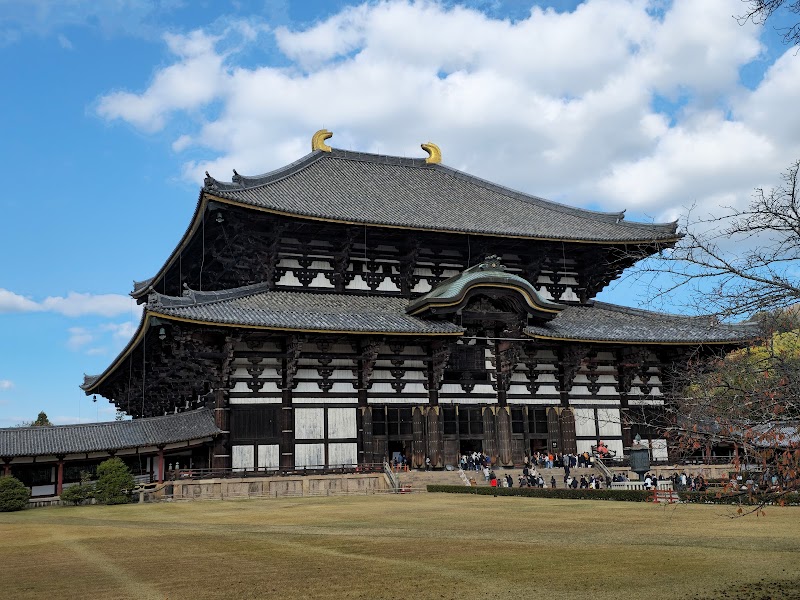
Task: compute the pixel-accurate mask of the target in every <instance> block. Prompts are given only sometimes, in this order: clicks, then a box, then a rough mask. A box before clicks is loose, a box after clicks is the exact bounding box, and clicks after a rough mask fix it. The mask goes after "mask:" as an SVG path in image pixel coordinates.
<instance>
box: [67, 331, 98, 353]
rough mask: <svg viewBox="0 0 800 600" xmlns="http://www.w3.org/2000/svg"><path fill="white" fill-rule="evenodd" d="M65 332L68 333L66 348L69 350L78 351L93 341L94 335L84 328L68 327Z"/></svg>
mask: <svg viewBox="0 0 800 600" xmlns="http://www.w3.org/2000/svg"><path fill="white" fill-rule="evenodd" d="M67 332H68V333H69V339H68V340H67V348H69V349H70V350H80V349H81V348H83V347H84V346H86V345H87V344H90V343H91V342H92V341H94V335H92V334H91V333H90V332H89V330H88V329H86V328H85V327H70V328H69V329H67Z"/></svg>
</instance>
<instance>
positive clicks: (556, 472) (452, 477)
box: [394, 467, 604, 492]
mask: <svg viewBox="0 0 800 600" xmlns="http://www.w3.org/2000/svg"><path fill="white" fill-rule="evenodd" d="M537 472H539V473H541V475H542V477H544V482H545V487H547V488H549V487H550V478H551V477H555V479H556V488H558V489H563V488H564V469H561V468H553V469H537ZM508 474H510V475H511V478H512V479H513V480H514V487H517V486H518V481H519V476H520V475H521V474H522V469H521V468H516V467H515V468H513V469H504V468H498V469H495V475H497V477H498V478H502V477H505V476H506V475H508ZM570 474H571V475H572V476H573V477H576V478H577V479H578V480H580V478H581V475H585V476H586V479H589V477H590V476H591V475H594V476H595V477H599V478H603V479H604V477H603V474H602V473H601V472H600V471H599V470H598V469H594V468H589V469H577V468H576V469H572V470H571V471H570ZM394 476H395V478H397V480H398V485H399V488H400V489H401V490H402V489H403V488H405V489H406V490H408V489H409V488H410V489H411V490H412V491H414V492H424V491H426V486H428V485H458V486H464V485H469V480H470V479H474V480H475V482H476V483H477V484H478V485H479V486H488V485H489V483H488V482H487V481H486V480H485V479H484V477H483V472H482V471H461V470H459V471H421V470H419V471H418V470H413V469H412V470H411V471H401V472H399V473H397V472H395V473H394Z"/></svg>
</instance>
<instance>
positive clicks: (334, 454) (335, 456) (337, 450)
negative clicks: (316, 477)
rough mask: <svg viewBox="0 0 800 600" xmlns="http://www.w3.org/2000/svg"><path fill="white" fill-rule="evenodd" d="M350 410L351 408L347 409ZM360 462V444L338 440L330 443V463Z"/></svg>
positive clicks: (331, 464) (332, 464) (347, 463)
mask: <svg viewBox="0 0 800 600" xmlns="http://www.w3.org/2000/svg"><path fill="white" fill-rule="evenodd" d="M345 410H350V409H345ZM355 464H358V444H356V443H354V442H353V443H350V442H348V443H342V442H336V443H333V444H328V465H329V466H337V465H355Z"/></svg>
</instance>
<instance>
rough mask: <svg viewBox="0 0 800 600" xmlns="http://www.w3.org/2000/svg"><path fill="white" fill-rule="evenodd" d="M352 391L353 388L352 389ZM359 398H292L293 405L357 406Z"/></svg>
mask: <svg viewBox="0 0 800 600" xmlns="http://www.w3.org/2000/svg"><path fill="white" fill-rule="evenodd" d="M350 391H352V388H350ZM357 403H358V398H357V397H353V398H327V397H326V398H292V404H294V405H297V404H357Z"/></svg>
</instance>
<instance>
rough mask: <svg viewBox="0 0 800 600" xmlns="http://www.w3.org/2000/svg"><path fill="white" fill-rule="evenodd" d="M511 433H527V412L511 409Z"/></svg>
mask: <svg viewBox="0 0 800 600" xmlns="http://www.w3.org/2000/svg"><path fill="white" fill-rule="evenodd" d="M511 433H525V412H524V411H523V410H522V409H521V408H512V409H511Z"/></svg>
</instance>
